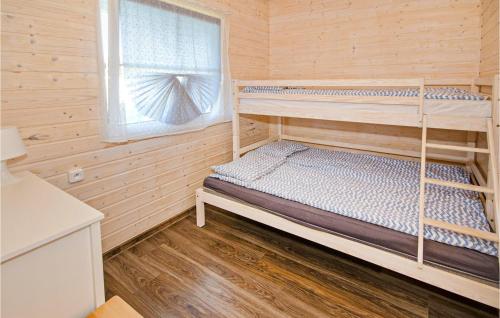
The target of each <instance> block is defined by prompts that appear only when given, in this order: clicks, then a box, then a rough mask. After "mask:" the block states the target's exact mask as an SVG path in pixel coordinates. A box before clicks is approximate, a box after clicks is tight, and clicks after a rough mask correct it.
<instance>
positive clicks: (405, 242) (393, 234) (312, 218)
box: [204, 177, 499, 282]
mask: <svg viewBox="0 0 500 318" xmlns="http://www.w3.org/2000/svg"><path fill="white" fill-rule="evenodd" d="M204 187H205V188H206V189H209V190H213V191H215V192H217V193H221V194H224V195H227V196H230V197H232V198H237V199H239V200H241V201H243V202H246V203H249V204H252V205H254V206H256V207H260V208H263V209H266V210H267V211H268V212H270V213H273V214H275V215H277V216H281V217H284V218H286V219H288V220H290V221H293V222H297V223H299V224H302V225H305V226H308V227H312V228H315V229H319V230H321V231H327V232H330V233H333V234H337V235H343V236H344V237H346V238H350V239H355V240H358V241H360V242H363V243H367V244H371V245H373V246H376V247H378V248H382V249H385V250H387V251H391V252H396V253H400V254H401V255H405V256H409V257H411V258H413V259H416V257H417V237H416V236H413V235H409V234H405V233H402V232H398V231H395V230H391V229H388V228H385V227H382V226H379V225H375V224H370V223H367V222H364V221H360V220H356V219H353V218H349V217H346V216H342V215H339V214H335V213H331V212H328V211H325V210H321V209H318V208H314V207H311V206H308V205H305V204H302V203H298V202H295V201H291V200H287V199H283V198H279V197H276V196H274V195H271V194H267V193H264V192H260V191H256V190H252V189H247V188H245V187H242V186H238V185H235V184H232V183H229V182H227V181H222V180H219V179H217V178H213V177H208V178H207V179H205V182H204ZM424 259H425V261H426V262H430V263H433V264H436V265H439V266H445V267H447V268H449V269H454V270H457V271H460V272H461V273H464V274H468V275H472V276H475V277H478V278H482V279H486V280H488V281H493V282H498V280H499V279H498V276H499V274H498V258H497V257H496V256H492V255H488V254H484V253H481V252H478V251H475V250H471V249H468V248H463V247H457V246H452V245H448V244H444V243H440V242H436V241H433V240H427V239H426V240H425V244H424Z"/></svg>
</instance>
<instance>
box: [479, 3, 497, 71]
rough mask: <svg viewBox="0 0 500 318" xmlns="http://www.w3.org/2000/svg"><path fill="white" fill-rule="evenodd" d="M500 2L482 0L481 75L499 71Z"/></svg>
mask: <svg viewBox="0 0 500 318" xmlns="http://www.w3.org/2000/svg"><path fill="white" fill-rule="evenodd" d="M499 2H500V1H498V0H481V59H480V60H481V62H480V66H479V72H480V74H481V76H491V75H495V74H498V73H499V63H500V61H499V60H500V54H499V53H500V48H499V45H500V44H499V37H500V33H499V21H500V17H499V15H500V14H499V8H498V7H499Z"/></svg>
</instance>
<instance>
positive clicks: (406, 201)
mask: <svg viewBox="0 0 500 318" xmlns="http://www.w3.org/2000/svg"><path fill="white" fill-rule="evenodd" d="M270 158H272V159H270ZM213 169H214V171H215V174H214V175H212V177H215V178H218V179H221V180H224V181H228V182H231V183H234V184H237V185H240V186H244V187H247V188H250V189H254V190H258V191H261V192H265V193H269V194H272V195H275V196H278V197H281V198H284V199H287V200H293V201H296V202H300V203H302V204H306V205H310V206H312V207H315V208H319V209H322V210H325V211H329V212H332V213H338V214H341V215H344V216H347V217H351V218H355V219H358V220H362V221H364V222H368V223H373V224H376V225H380V226H384V227H387V228H390V229H393V230H396V231H400V232H403V233H407V234H411V235H414V236H417V233H418V213H419V211H418V210H419V208H418V202H419V200H418V196H419V173H420V163H418V162H415V161H407V160H397V159H392V158H387V157H381V156H375V155H369V154H354V153H348V152H340V151H330V150H323V149H316V148H309V147H307V146H304V145H301V144H298V143H292V142H277V143H271V144H268V145H266V146H263V147H260V148H258V149H256V150H254V151H252V152H249V153H248V154H246V155H245V156H243V157H242V158H240V159H238V160H236V161H233V162H231V163H229V164H225V165H220V166H215V167H213ZM426 174H427V176H428V177H431V178H436V179H442V180H449V181H454V182H462V183H471V181H470V175H469V173H468V172H467V171H466V170H465V169H463V168H461V167H458V166H451V165H444V164H428V165H427V173H426ZM425 213H426V216H427V217H430V218H433V219H436V220H441V221H445V222H449V223H453V224H458V225H462V226H468V227H471V228H475V229H478V230H483V231H489V230H490V228H489V224H488V221H487V219H486V217H485V215H484V211H483V205H482V203H481V201H480V199H479V196H478V194H477V193H475V192H472V191H466V190H460V189H455V188H449V187H443V186H438V185H427V188H426V211H425ZM425 238H426V239H430V240H434V241H438V242H442V243H446V244H449V245H454V246H460V247H465V248H470V249H474V250H477V251H479V252H482V253H486V254H489V255H497V248H496V246H495V244H494V243H493V242H490V241H486V240H483V239H479V238H476V237H472V236H468V235H463V234H458V233H455V232H451V231H448V230H444V229H439V228H435V227H431V226H426V227H425Z"/></svg>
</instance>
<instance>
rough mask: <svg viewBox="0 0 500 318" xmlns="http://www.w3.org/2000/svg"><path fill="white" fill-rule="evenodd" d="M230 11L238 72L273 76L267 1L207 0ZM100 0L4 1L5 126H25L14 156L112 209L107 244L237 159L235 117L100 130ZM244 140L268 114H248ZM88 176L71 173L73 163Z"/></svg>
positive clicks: (167, 209) (257, 135) (186, 200)
mask: <svg viewBox="0 0 500 318" xmlns="http://www.w3.org/2000/svg"><path fill="white" fill-rule="evenodd" d="M195 3H196V4H199V5H200V6H210V7H211V8H212V9H214V10H220V11H223V12H227V13H229V14H230V16H229V20H230V45H229V46H230V47H229V50H230V59H231V72H232V75H233V77H234V78H241V79H254V78H257V79H263V78H266V77H267V75H268V73H267V72H268V52H269V42H268V34H269V31H268V5H267V1H266V0H247V1H218V0H199V1H196V2H195ZM96 12H97V11H96V0H65V1H61V0H2V2H1V14H2V32H1V36H2V51H1V52H2V84H3V85H2V98H1V100H2V121H1V122H2V125H14V126H18V127H19V128H20V131H21V134H22V137H23V138H24V142H25V143H26V145H27V150H28V155H27V156H26V157H24V158H21V159H20V160H15V161H13V162H11V166H12V167H14V168H13V169H14V170H25V169H27V170H30V171H32V172H34V173H35V174H37V175H39V176H41V177H42V178H44V179H46V180H47V181H48V182H50V183H52V184H54V185H56V186H58V187H59V188H61V189H63V190H65V191H67V192H68V193H70V194H72V195H74V196H75V197H77V198H79V199H81V200H83V201H85V202H86V203H88V204H90V205H91V206H93V207H95V208H97V209H99V210H100V211H102V212H103V213H104V214H105V219H104V222H103V223H102V235H103V249H104V251H107V250H109V249H111V248H113V247H115V246H117V245H118V244H120V243H122V242H124V241H126V240H128V239H130V238H132V237H134V236H136V235H138V234H140V233H142V232H144V231H145V230H147V229H149V228H151V227H154V226H155V225H157V224H159V223H161V222H162V221H165V220H166V219H169V218H171V217H173V216H174V215H176V214H178V213H180V212H182V211H184V210H186V209H188V208H190V207H192V206H194V189H195V188H197V187H199V186H200V185H201V182H202V180H203V178H204V177H205V176H206V175H207V174H208V173H209V167H210V166H211V165H214V164H219V163H223V162H226V161H229V160H230V158H231V125H230V123H226V124H221V125H217V126H213V127H210V128H208V129H206V130H204V131H200V132H194V133H189V134H183V135H176V136H170V137H162V138H153V139H148V140H143V141H138V142H130V143H127V144H121V145H112V144H106V143H103V142H101V137H100V136H99V116H100V115H99V103H98V101H99V97H98V96H99V89H98V87H99V78H98V74H97V58H96V53H97V52H96V35H97V34H96ZM241 125H242V128H243V131H244V137H243V143H244V144H248V143H251V142H252V141H256V140H259V139H263V138H265V137H266V136H267V133H268V128H267V125H266V124H265V120H262V121H260V120H258V119H255V118H254V119H243V120H242V124H241ZM73 167H83V168H84V169H85V180H84V181H82V182H79V183H76V184H69V183H68V182H67V175H66V173H67V171H68V170H69V169H71V168H73Z"/></svg>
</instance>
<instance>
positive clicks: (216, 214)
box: [104, 206, 498, 318]
mask: <svg viewBox="0 0 500 318" xmlns="http://www.w3.org/2000/svg"><path fill="white" fill-rule="evenodd" d="M207 211H208V214H207V224H206V225H205V227H203V228H202V229H200V228H198V227H196V225H195V219H194V217H193V216H192V215H190V216H189V217H186V218H184V219H181V220H179V221H178V222H177V223H175V224H171V225H169V226H168V225H167V226H168V227H167V226H165V227H162V228H161V229H159V231H158V232H157V233H155V234H153V235H151V236H150V237H149V238H147V239H145V240H143V241H141V242H139V243H138V244H136V245H135V246H132V247H130V248H129V249H127V250H122V251H121V253H119V254H117V255H114V256H112V257H110V258H109V259H107V260H106V261H105V262H104V272H105V285H106V296H107V297H108V298H110V297H112V296H113V295H119V296H120V297H122V298H123V299H125V300H126V301H127V302H128V303H129V304H130V305H131V306H132V307H134V308H135V309H136V310H137V311H138V312H139V313H140V314H142V315H144V317H170V316H172V317H183V316H189V317H193V316H194V317H198V316H200V317H205V316H206V317H280V318H281V317H283V318H285V317H414V318H416V317H422V318H424V317H425V318H427V317H443V318H444V317H450V318H451V317H454V318H465V317H496V316H497V314H498V313H497V312H496V310H495V309H494V308H488V307H485V306H482V305H480V304H477V303H473V302H470V301H468V300H464V299H463V298H459V297H458V296H454V295H452V294H450V293H446V292H443V291H441V290H436V289H432V288H429V286H427V285H425V284H422V283H418V282H416V281H414V280H411V279H408V278H405V277H402V276H400V275H395V274H394V273H391V272H388V271H385V270H383V269H380V268H379V267H377V266H375V265H372V264H368V263H365V262H363V261H360V260H358V259H354V258H351V257H346V256H345V255H343V254H341V253H337V252H335V251H333V250H329V249H325V248H322V247H319V246H318V245H316V244H313V243H311V242H307V241H304V240H301V239H299V238H297V237H294V236H292V235H288V234H287V233H284V232H280V231H277V230H276V229H271V228H269V227H266V226H263V225H261V224H257V223H255V222H252V221H249V220H247V219H243V218H241V217H238V216H236V215H234V214H228V213H225V212H221V211H220V210H216V209H214V208H212V207H210V206H207Z"/></svg>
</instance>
